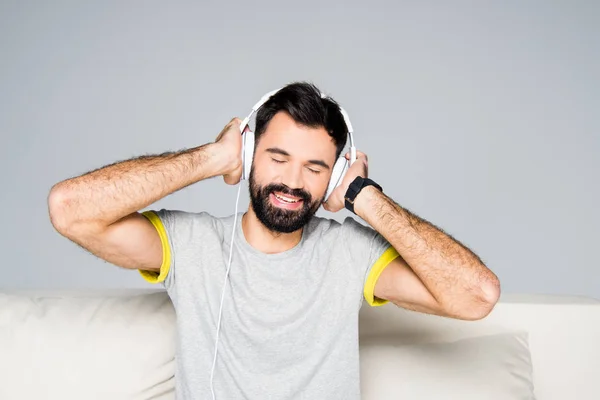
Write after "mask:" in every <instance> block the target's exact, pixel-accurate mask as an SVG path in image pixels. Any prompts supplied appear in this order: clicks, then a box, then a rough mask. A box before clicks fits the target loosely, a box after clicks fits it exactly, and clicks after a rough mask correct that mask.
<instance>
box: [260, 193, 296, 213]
mask: <svg viewBox="0 0 600 400" xmlns="http://www.w3.org/2000/svg"><path fill="white" fill-rule="evenodd" d="M269 197H270V199H271V203H273V205H274V206H276V207H278V208H285V209H288V210H298V209H300V208H302V205H303V204H304V202H303V200H302V199H299V198H294V197H289V196H286V195H284V194H282V193H275V192H271V194H270V195H269Z"/></svg>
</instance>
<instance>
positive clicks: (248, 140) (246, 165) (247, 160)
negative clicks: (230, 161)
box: [241, 131, 254, 180]
mask: <svg viewBox="0 0 600 400" xmlns="http://www.w3.org/2000/svg"><path fill="white" fill-rule="evenodd" d="M253 157H254V132H252V131H246V132H245V133H243V134H242V178H241V179H242V180H247V179H248V178H249V177H250V169H251V168H252V158H253Z"/></svg>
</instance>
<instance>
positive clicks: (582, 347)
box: [360, 295, 600, 400]
mask: <svg viewBox="0 0 600 400" xmlns="http://www.w3.org/2000/svg"><path fill="white" fill-rule="evenodd" d="M360 322H361V323H360V335H361V341H362V342H363V343H368V342H372V341H377V340H378V338H382V336H385V337H386V340H387V339H389V338H390V337H393V338H394V339H395V340H397V341H398V342H399V343H423V342H448V341H453V340H458V339H463V338H468V337H474V336H479V335H485V334H493V333H500V332H516V331H526V332H528V334H529V347H530V351H531V358H532V362H533V375H534V385H535V390H536V395H537V396H538V400H540V399H541V400H550V399H574V398H588V397H585V394H586V393H594V394H596V395H598V394H600V388H599V385H600V383H599V382H598V381H597V379H598V377H599V376H600V301H598V300H595V299H590V298H583V297H568V296H546V295H503V296H502V298H501V300H500V302H499V303H498V304H497V305H496V307H495V308H494V310H493V311H492V313H490V315H489V316H488V317H486V318H485V319H483V320H480V321H459V320H454V319H448V318H442V317H436V316H432V315H425V314H420V313H415V312H411V311H408V310H405V309H400V308H398V307H396V306H395V305H393V304H386V305H384V306H380V307H370V306H368V305H365V306H364V307H363V308H362V309H361V315H360ZM574 390H576V391H577V392H578V393H580V395H581V396H583V397H576V392H575V391H574ZM598 398H600V397H598Z"/></svg>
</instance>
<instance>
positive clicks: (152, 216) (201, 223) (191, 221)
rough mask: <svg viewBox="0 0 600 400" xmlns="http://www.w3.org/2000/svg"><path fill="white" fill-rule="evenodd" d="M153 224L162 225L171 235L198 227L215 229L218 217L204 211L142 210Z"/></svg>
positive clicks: (195, 229)
mask: <svg viewBox="0 0 600 400" xmlns="http://www.w3.org/2000/svg"><path fill="white" fill-rule="evenodd" d="M142 214H143V215H144V216H145V217H146V218H148V219H149V220H150V221H151V222H152V223H153V224H154V225H157V224H158V225H162V226H163V227H164V229H165V230H166V231H167V232H169V233H170V234H171V235H175V234H188V233H191V231H198V229H216V227H217V226H218V221H219V218H217V217H215V216H213V215H211V214H210V213H208V212H206V211H199V212H192V211H183V210H176V209H165V208H162V209H159V210H148V211H144V212H142Z"/></svg>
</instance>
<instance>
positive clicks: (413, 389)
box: [361, 332, 535, 400]
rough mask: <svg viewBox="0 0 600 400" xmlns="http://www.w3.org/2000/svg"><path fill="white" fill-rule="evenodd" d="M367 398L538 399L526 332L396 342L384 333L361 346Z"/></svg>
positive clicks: (438, 399)
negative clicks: (373, 340)
mask: <svg viewBox="0 0 600 400" xmlns="http://www.w3.org/2000/svg"><path fill="white" fill-rule="evenodd" d="M361 383H362V393H363V398H365V399H378V400H386V399H389V400H392V399H394V400H395V399H428V400H446V399H461V400H481V399H486V400H506V399H520V400H534V399H535V396H534V393H533V375H532V365H531V358H530V353H529V347H528V341H527V334H526V333H523V332H519V333H514V334H496V335H489V336H482V337H475V338H470V339H462V340H458V341H453V342H441V343H422V344H409V345H398V344H395V343H394V341H393V338H385V337H381V338H379V340H378V341H377V342H373V343H369V344H364V345H363V346H362V348H361Z"/></svg>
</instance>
